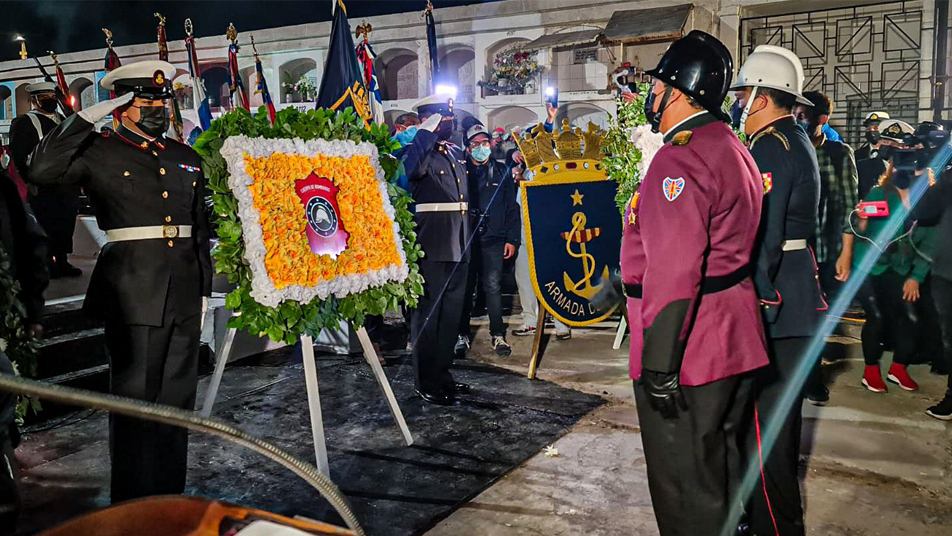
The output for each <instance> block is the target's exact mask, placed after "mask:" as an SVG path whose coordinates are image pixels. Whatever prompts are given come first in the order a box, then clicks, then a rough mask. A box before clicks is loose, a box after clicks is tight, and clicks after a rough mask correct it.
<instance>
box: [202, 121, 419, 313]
mask: <svg viewBox="0 0 952 536" xmlns="http://www.w3.org/2000/svg"><path fill="white" fill-rule="evenodd" d="M273 153H285V154H298V155H304V156H314V155H317V154H323V155H327V156H339V157H342V158H350V157H351V156H354V155H365V156H367V157H369V158H370V161H371V163H372V164H373V166H374V171H375V175H376V178H377V183H378V185H379V187H380V196H381V199H382V200H383V209H384V212H385V213H386V214H387V217H388V218H389V219H390V221H391V222H392V226H391V227H392V231H393V239H394V243H395V244H396V246H397V251H398V253H399V255H400V263H399V264H391V265H389V266H384V267H382V268H380V269H379V270H371V271H368V272H366V273H363V274H348V275H345V276H341V277H338V278H335V279H331V280H327V281H321V282H319V283H318V284H317V285H315V286H313V287H306V286H303V285H289V286H287V287H285V288H283V289H280V290H279V289H277V288H275V286H274V282H273V281H272V280H271V278H270V277H269V276H268V271H267V268H266V267H265V264H264V260H265V257H266V256H267V253H268V252H267V249H266V248H265V244H264V235H263V232H262V229H261V221H260V218H261V214H260V212H259V211H258V209H257V208H255V206H254V199H253V197H252V195H251V191H250V190H249V188H248V187H249V186H251V184H252V183H253V182H254V179H253V178H252V177H251V175H249V174H248V172H247V169H246V166H245V155H246V154H247V155H248V156H250V157H252V158H262V157H266V156H269V155H271V154H273ZM221 155H222V158H224V159H225V162H226V163H227V165H228V187H229V188H230V189H231V191H232V193H233V194H234V195H235V199H236V200H237V201H238V218H239V220H240V221H241V229H242V233H243V241H244V246H245V260H247V261H248V264H249V265H250V267H251V297H252V298H254V300H255V301H257V302H258V303H260V304H261V305H264V306H266V307H276V306H278V305H279V304H280V303H281V302H283V301H286V300H291V301H296V302H299V303H309V302H310V301H312V300H314V298H318V299H321V300H325V299H327V297H328V296H330V295H332V294H333V295H334V296H336V297H338V298H343V297H345V296H348V295H350V294H356V293H359V292H363V291H365V290H367V289H369V288H374V287H380V286H383V285H385V284H386V283H388V282H391V281H393V282H398V283H399V282H403V281H405V280H406V279H407V277H408V275H409V273H410V269H409V267H408V266H407V258H406V253H405V252H404V251H403V241H402V239H401V236H400V226H399V224H398V223H397V222H396V211H395V210H394V208H393V205H392V204H391V203H390V196H389V195H387V183H386V179H385V175H384V172H383V169H381V167H380V163H379V155H378V153H377V147H376V146H375V145H374V144H372V143H368V142H361V143H355V142H353V141H349V140H331V141H328V140H311V141H304V140H302V139H300V138H294V139H263V138H248V137H247V136H232V137H230V138H228V139H226V140H225V143H224V144H223V145H222V148H221Z"/></svg>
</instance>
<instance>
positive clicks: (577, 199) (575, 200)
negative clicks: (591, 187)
mask: <svg viewBox="0 0 952 536" xmlns="http://www.w3.org/2000/svg"><path fill="white" fill-rule="evenodd" d="M569 197H571V198H572V206H573V207H574V206H575V205H581V204H582V198H583V197H585V196H584V195H582V194H580V193H578V189H576V190H575V193H574V194H572V195H570V196H569Z"/></svg>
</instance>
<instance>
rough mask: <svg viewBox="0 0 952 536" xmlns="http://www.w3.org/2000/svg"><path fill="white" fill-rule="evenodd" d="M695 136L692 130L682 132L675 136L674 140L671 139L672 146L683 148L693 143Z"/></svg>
mask: <svg viewBox="0 0 952 536" xmlns="http://www.w3.org/2000/svg"><path fill="white" fill-rule="evenodd" d="M693 135H694V132H691V131H690V130H682V131H681V132H678V133H677V134H675V135H674V138H671V145H674V146H675V147H682V146H684V145H687V144H688V143H690V142H691V136H693Z"/></svg>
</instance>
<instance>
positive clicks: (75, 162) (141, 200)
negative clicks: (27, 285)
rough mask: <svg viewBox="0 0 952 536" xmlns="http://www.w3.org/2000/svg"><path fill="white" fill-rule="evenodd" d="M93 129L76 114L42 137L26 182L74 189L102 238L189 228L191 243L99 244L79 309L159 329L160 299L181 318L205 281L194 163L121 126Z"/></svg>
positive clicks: (182, 149) (207, 263) (191, 156)
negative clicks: (86, 200)
mask: <svg viewBox="0 0 952 536" xmlns="http://www.w3.org/2000/svg"><path fill="white" fill-rule="evenodd" d="M93 126H94V125H92V124H90V123H89V122H88V121H86V120H84V119H83V118H82V117H80V115H79V114H76V115H73V116H71V117H70V118H69V119H66V120H65V121H63V123H61V124H60V126H59V127H57V128H56V130H54V131H53V132H51V133H50V134H48V135H47V136H46V137H45V138H44V139H43V141H42V143H41V144H40V146H39V147H38V148H37V151H36V153H35V154H34V155H33V164H32V171H31V178H32V180H33V181H34V182H37V183H40V184H60V183H64V184H80V185H82V186H83V187H84V188H85V189H86V192H87V194H88V195H89V196H90V198H91V199H92V201H93V205H94V206H95V207H96V219H97V222H98V223H99V227H100V228H101V229H103V230H105V231H108V230H111V229H122V228H126V227H141V226H161V225H191V226H192V236H191V238H174V239H147V240H131V241H125V242H113V243H109V244H106V245H105V246H104V247H103V249H102V252H101V253H100V255H99V260H98V261H97V262H96V269H95V270H94V271H93V275H92V279H91V281H90V283H89V289H88V291H87V294H86V302H85V304H84V308H85V309H86V310H89V311H90V312H92V313H94V314H97V315H99V316H102V317H104V318H107V319H108V318H111V319H115V320H118V321H121V322H124V323H126V324H137V325H147V326H161V325H162V324H163V314H164V313H163V311H164V310H165V304H166V299H167V298H168V299H173V300H176V301H175V302H174V303H175V310H176V311H180V312H181V314H182V315H183V317H184V316H188V315H189V314H190V313H191V312H194V313H195V314H198V313H199V312H200V310H201V297H202V296H208V295H210V294H211V281H212V263H211V257H210V255H209V235H210V233H209V226H208V219H207V218H206V216H205V212H204V197H205V177H204V175H203V174H202V168H201V166H202V161H201V158H200V157H199V156H198V154H196V153H195V151H193V150H192V149H191V148H190V147H188V146H187V145H183V144H181V143H178V142H175V141H172V140H167V139H164V138H162V139H157V140H153V141H148V140H147V139H145V138H142V137H140V136H138V135H136V134H135V133H133V132H132V131H130V130H128V129H126V128H124V127H120V128H119V130H118V131H117V132H111V131H106V132H105V133H103V134H100V133H98V132H93V131H92V129H93ZM169 288H172V289H173V292H171V293H169Z"/></svg>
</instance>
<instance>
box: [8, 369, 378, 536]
mask: <svg viewBox="0 0 952 536" xmlns="http://www.w3.org/2000/svg"><path fill="white" fill-rule="evenodd" d="M0 391H8V392H11V393H16V394H18V395H24V396H29V397H33V398H38V399H42V400H50V401H53V402H58V403H60V404H66V405H70V406H82V407H87V408H94V409H101V410H104V411H108V412H110V413H114V414H116V415H124V416H127V417H135V418H137V419H142V420H146V421H153V422H158V423H161V424H167V425H171V426H178V427H181V428H187V429H189V430H192V431H196V432H204V433H206V434H210V435H214V436H218V437H221V438H223V439H226V440H228V441H230V442H232V443H237V444H239V445H241V446H243V447H245V448H248V449H251V450H253V451H255V452H257V453H258V454H261V455H263V456H265V457H266V458H270V459H271V460H272V461H275V462H277V463H279V464H281V465H283V466H284V467H286V468H287V469H289V470H291V472H293V473H294V474H296V475H298V476H299V477H301V478H302V479H304V480H305V481H306V482H307V483H308V484H310V485H311V486H313V487H314V489H316V490H317V491H318V492H319V493H320V494H321V496H322V497H324V498H325V499H327V502H329V503H330V504H331V506H333V507H334V509H335V510H336V511H337V513H338V514H339V515H340V516H341V518H342V519H343V520H344V523H346V524H347V527H348V528H349V529H350V530H352V531H354V533H355V534H357V535H358V536H366V533H365V532H364V529H363V528H362V527H361V526H360V523H359V522H358V521H357V516H356V515H355V514H354V511H353V510H352V509H351V507H350V505H349V504H348V502H347V499H346V498H345V497H344V496H343V495H342V494H341V492H340V490H339V489H338V488H337V486H336V485H334V483H333V482H331V480H330V479H329V478H327V477H326V476H324V475H323V474H321V473H320V472H319V471H318V470H317V468H315V467H314V466H313V465H311V464H309V463H306V462H303V461H301V460H298V459H297V458H295V457H293V456H291V455H290V454H288V453H287V452H285V451H283V450H281V449H279V448H278V447H276V446H274V445H272V444H270V443H267V442H265V441H262V440H261V439H258V438H257V437H254V436H252V435H249V434H247V433H245V432H242V431H241V430H238V429H237V428H235V427H233V426H231V425H229V424H226V423H224V422H221V421H218V420H214V419H209V418H205V417H202V416H201V415H199V414H198V413H196V412H193V411H185V410H182V409H178V408H173V407H169V406H161V405H158V404H150V403H148V402H143V401H141V400H135V399H132V398H125V397H120V396H115V395H110V394H102V393H94V392H92V391H87V390H85V389H75V388H72V387H63V386H60V385H51V384H47V383H43V382H38V381H34V380H28V379H25V378H20V377H17V376H12V375H10V374H2V373H0Z"/></svg>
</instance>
